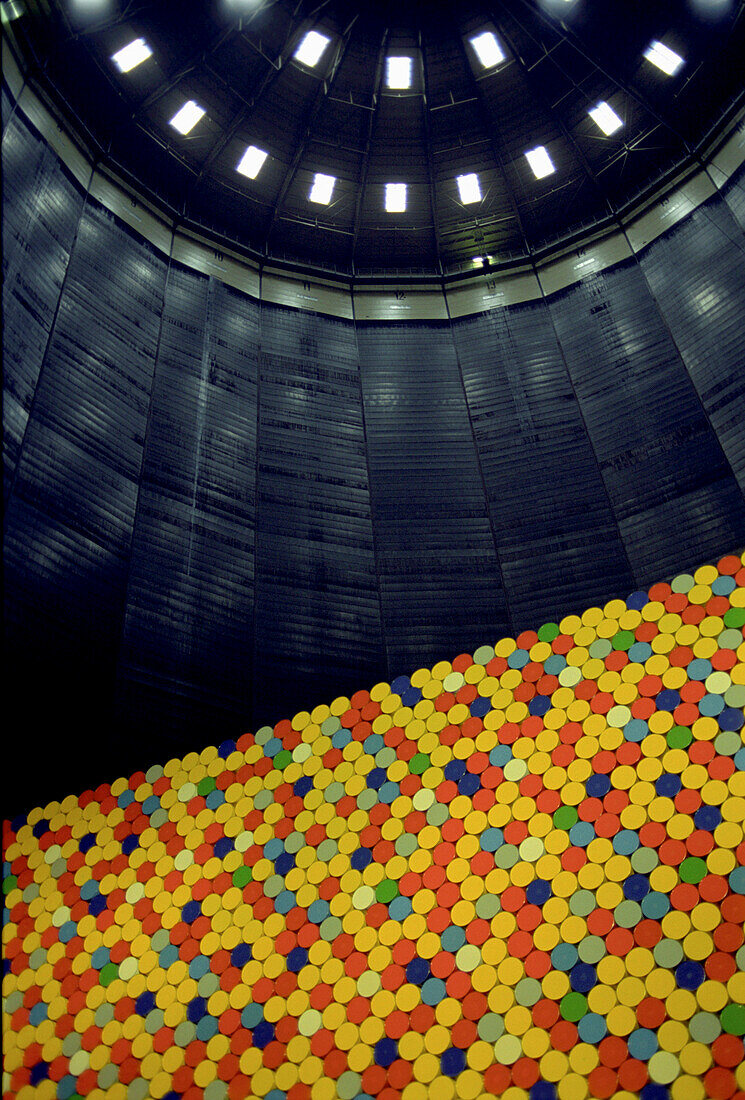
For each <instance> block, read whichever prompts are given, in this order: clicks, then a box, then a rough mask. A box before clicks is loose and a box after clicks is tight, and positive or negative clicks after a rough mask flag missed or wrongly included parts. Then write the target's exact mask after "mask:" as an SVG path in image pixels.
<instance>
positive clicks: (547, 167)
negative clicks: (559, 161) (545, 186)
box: [525, 145, 556, 180]
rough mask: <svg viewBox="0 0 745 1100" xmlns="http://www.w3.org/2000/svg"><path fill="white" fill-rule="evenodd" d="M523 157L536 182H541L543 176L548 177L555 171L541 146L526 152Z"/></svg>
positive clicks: (546, 152) (546, 151)
mask: <svg viewBox="0 0 745 1100" xmlns="http://www.w3.org/2000/svg"><path fill="white" fill-rule="evenodd" d="M525 156H526V158H527V161H528V164H529V165H530V167H531V168H532V169H533V175H534V176H535V178H536V179H537V180H542V179H544V177H545V176H550V175H551V173H552V172H555V171H556V169H555V168H554V163H553V161H552V160H551V157H550V156H549V155H548V150H547V149H546V147H545V146H543V145H537V146H536V147H535V149H530V150H528V152H527V153H526V154H525Z"/></svg>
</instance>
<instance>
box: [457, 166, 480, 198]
mask: <svg viewBox="0 0 745 1100" xmlns="http://www.w3.org/2000/svg"><path fill="white" fill-rule="evenodd" d="M455 182H456V183H457V184H458V192H459V194H460V201H461V202H481V186H480V184H479V177H478V176H477V175H476V173H475V172H468V173H467V174H466V175H465V176H457V177H456V181H455Z"/></svg>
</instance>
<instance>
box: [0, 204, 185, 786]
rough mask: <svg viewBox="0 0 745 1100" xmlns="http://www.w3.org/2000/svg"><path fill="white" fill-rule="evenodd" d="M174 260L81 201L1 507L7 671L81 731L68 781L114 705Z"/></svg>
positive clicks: (62, 764) (63, 761)
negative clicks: (168, 273) (31, 684)
mask: <svg viewBox="0 0 745 1100" xmlns="http://www.w3.org/2000/svg"><path fill="white" fill-rule="evenodd" d="M165 268H166V265H165V263H164V261H163V259H162V257H161V256H160V255H159V254H157V253H155V252H154V251H153V250H152V249H151V248H150V247H149V246H147V245H145V244H144V243H142V242H138V241H136V240H134V239H133V238H132V236H130V234H129V232H128V231H126V230H125V229H123V228H122V227H121V226H120V225H118V224H117V223H116V221H115V220H114V218H113V217H112V216H111V215H109V214H107V213H106V212H104V211H103V210H102V209H101V208H99V207H98V206H97V205H95V204H92V203H89V204H88V205H87V206H86V208H85V210H84V212H83V215H82V217H81V220H80V224H79V227H78V234H77V240H76V244H75V248H74V250H73V253H72V256H71V259H70V264H69V269H68V272H67V278H66V280H65V287H64V292H63V294H62V297H61V299H60V303H59V310H58V314H57V320H56V323H55V327H54V331H53V333H52V336H51V339H50V342H49V346H48V349H47V353H46V357H45V360H44V363H43V364H42V368H41V372H40V375H39V383H38V387H37V391H36V396H35V400H34V406H33V417H32V419H31V420H30V421H29V424H28V427H27V429H26V435H25V439H24V444H23V452H22V456H21V460H20V462H19V466H18V471H17V475H16V480H15V484H14V489H13V493H12V496H11V498H10V502H9V505H8V510H7V513H6V525H5V591H6V624H7V634H8V636H9V641H10V645H9V653H10V657H11V666H12V669H13V670H14V671H15V670H16V669H17V670H18V676H19V680H20V682H26V683H28V681H29V677H30V676H31V675H32V674H33V676H34V678H35V679H36V681H37V686H38V697H37V698H35V700H34V702H32V703H31V705H32V706H34V705H35V707H36V716H37V720H42V721H44V722H48V721H49V720H50V719H51V718H52V717H54V718H55V719H56V720H58V721H62V720H63V718H64V721H65V722H68V721H73V722H74V723H75V724H76V728H77V729H78V730H79V736H78V738H77V740H78V742H79V743H78V746H77V747H78V749H79V751H80V756H81V759H80V760H78V759H77V758H73V757H71V756H70V754H69V753H68V752H67V750H66V748H65V744H66V742H65V740H64V739H62V738H60V741H59V742H55V744H58V745H59V749H58V750H57V751H58V753H59V759H58V760H55V762H54V766H55V767H56V768H57V769H58V772H59V775H60V777H61V776H62V775H64V774H65V770H66V769H67V770H68V771H69V772H70V775H74V776H75V779H74V783H73V784H72V786H71V788H70V789H74V788H77V787H78V786H79V784H80V781H81V775H84V774H85V773H86V769H88V768H90V767H92V766H94V764H95V758H96V754H97V749H96V733H97V731H98V730H99V727H100V724H101V722H102V721H103V722H104V723H105V724H107V719H108V716H109V715H110V713H111V699H112V695H113V686H114V670H115V662H116V657H117V650H118V643H119V638H120V635H121V625H122V616H123V610H124V595H125V588H126V580H127V567H128V557H129V549H130V540H131V535H132V525H133V522H134V516H135V506H136V502H137V492H138V483H139V475H140V464H141V460H142V449H143V442H144V436H145V426H146V421H147V411H148V405H149V400H150V387H151V384H152V376H153V368H154V364H155V353H156V345H157V338H158V327H159V318H160V311H161V306H162V300H163V287H164V281H165ZM6 671H7V670H6ZM42 716H43V717H42ZM76 767H78V768H79V769H80V768H82V769H83V770H82V772H81V771H80V770H78V771H77V772H75V771H74V769H75V768H76ZM60 782H61V778H60Z"/></svg>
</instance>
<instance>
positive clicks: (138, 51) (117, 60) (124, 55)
mask: <svg viewBox="0 0 745 1100" xmlns="http://www.w3.org/2000/svg"><path fill="white" fill-rule="evenodd" d="M152 54H153V51H152V50H151V49H150V47H149V46H148V44H147V42H146V41H145V39H144V38H135V40H134V41H133V42H130V43H129V45H128V46H123V47H122V48H121V50H117V52H116V53H115V54H112V56H111V60H112V61H113V62H114V64H115V65H116V67H117V69H118V70H119V72H120V73H128V72H129V71H130V69H134V68H135V67H136V66H137V65H141V64H142V62H143V61H147V59H148V57H152Z"/></svg>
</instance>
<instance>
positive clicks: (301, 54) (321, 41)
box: [295, 31, 331, 69]
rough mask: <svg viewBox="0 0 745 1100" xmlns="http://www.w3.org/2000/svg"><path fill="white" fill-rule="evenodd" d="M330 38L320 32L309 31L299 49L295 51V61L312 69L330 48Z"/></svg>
mask: <svg viewBox="0 0 745 1100" xmlns="http://www.w3.org/2000/svg"><path fill="white" fill-rule="evenodd" d="M330 41H331V39H330V38H327V37H326V35H325V34H319V32H318V31H308V33H307V34H306V36H305V38H304V39H303V40H302V42H301V43H300V45H299V46H298V48H297V49H296V50H295V60H296V61H300V62H301V63H302V64H303V65H307V66H308V68H309V69H312V68H313V67H314V66H315V65H317V64H318V62H319V61H320V60H321V56H322V54H323V51H324V50H325V49H326V47H327V46H328V44H329V42H330Z"/></svg>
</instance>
